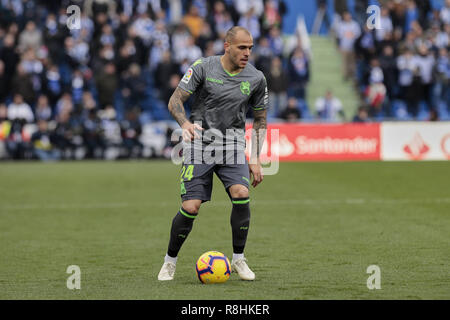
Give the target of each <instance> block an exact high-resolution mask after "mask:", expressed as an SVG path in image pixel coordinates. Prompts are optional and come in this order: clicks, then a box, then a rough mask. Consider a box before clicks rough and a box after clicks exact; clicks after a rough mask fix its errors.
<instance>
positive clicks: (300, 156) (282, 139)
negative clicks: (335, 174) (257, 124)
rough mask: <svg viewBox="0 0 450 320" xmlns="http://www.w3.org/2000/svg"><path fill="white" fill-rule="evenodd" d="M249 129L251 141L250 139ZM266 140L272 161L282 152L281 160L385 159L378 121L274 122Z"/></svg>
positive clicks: (269, 127) (269, 128)
mask: <svg viewBox="0 0 450 320" xmlns="http://www.w3.org/2000/svg"><path fill="white" fill-rule="evenodd" d="M249 128H251V126H250V125H248V126H247V127H246V129H247V130H248V129H249ZM273 129H278V139H272V130H273ZM248 132H249V131H248ZM248 132H247V134H246V138H247V143H248V142H249V140H250V134H248ZM274 136H276V134H275V135H274ZM266 143H267V146H268V148H267V149H268V150H270V151H269V152H268V153H267V154H268V155H269V156H270V155H271V159H272V160H274V158H276V156H277V154H278V158H279V161H354V160H358V161H360V160H380V158H381V157H380V154H381V151H380V150H381V148H380V125H379V124H378V123H370V124H356V123H355V124H353V123H349V124H288V123H286V124H284V123H273V124H269V126H268V133H267V138H266ZM267 149H266V148H265V151H266V152H267ZM271 152H273V153H271ZM264 154H265V152H263V157H262V158H264ZM267 154H266V155H267Z"/></svg>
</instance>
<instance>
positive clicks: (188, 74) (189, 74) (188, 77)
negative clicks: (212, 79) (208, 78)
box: [181, 68, 193, 83]
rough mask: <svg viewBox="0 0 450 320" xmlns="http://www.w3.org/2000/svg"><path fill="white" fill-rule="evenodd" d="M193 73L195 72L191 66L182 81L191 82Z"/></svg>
mask: <svg viewBox="0 0 450 320" xmlns="http://www.w3.org/2000/svg"><path fill="white" fill-rule="evenodd" d="M192 73H193V70H192V68H189V69H188V71H186V73H185V74H184V77H183V79H181V82H184V83H189V80H191V77H192Z"/></svg>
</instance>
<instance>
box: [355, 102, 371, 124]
mask: <svg viewBox="0 0 450 320" xmlns="http://www.w3.org/2000/svg"><path fill="white" fill-rule="evenodd" d="M368 121H369V114H368V112H367V108H366V107H364V106H360V107H359V108H358V113H357V114H356V115H355V116H354V117H353V122H356V123H362V122H368Z"/></svg>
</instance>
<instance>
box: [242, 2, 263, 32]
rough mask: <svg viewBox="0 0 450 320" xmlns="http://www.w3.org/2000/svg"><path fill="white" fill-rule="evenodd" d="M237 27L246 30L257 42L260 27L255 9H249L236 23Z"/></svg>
mask: <svg viewBox="0 0 450 320" xmlns="http://www.w3.org/2000/svg"><path fill="white" fill-rule="evenodd" d="M237 24H238V26H241V27H244V28H246V29H247V30H248V31H250V33H251V34H252V36H253V39H254V40H258V38H259V37H260V36H261V31H260V30H261V26H260V24H259V20H258V15H257V14H256V13H255V9H254V8H253V7H252V8H250V9H249V10H248V11H247V12H246V13H245V14H244V15H242V16H241V18H240V19H239V21H238V23H237Z"/></svg>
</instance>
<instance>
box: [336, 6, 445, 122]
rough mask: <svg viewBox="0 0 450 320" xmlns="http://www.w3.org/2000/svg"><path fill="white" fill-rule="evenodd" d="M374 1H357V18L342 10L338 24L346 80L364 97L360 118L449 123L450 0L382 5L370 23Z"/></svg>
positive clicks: (337, 30)
mask: <svg viewBox="0 0 450 320" xmlns="http://www.w3.org/2000/svg"><path fill="white" fill-rule="evenodd" d="M372 2H373V1H367V0H366V1H364V0H361V1H357V2H356V5H355V8H354V12H353V16H352V15H351V14H350V12H348V11H347V8H345V7H343V8H342V12H340V15H339V16H338V19H336V21H335V23H334V32H335V34H336V38H337V40H338V44H339V49H340V51H341V52H342V56H343V66H344V71H343V76H344V79H345V80H354V81H355V84H356V87H357V90H358V91H359V92H360V95H361V99H362V106H361V108H360V109H359V110H358V115H360V114H364V113H367V114H368V115H369V118H372V119H405V120H413V119H417V120H438V119H439V118H440V119H449V118H450V117H449V115H450V61H449V50H450V0H395V1H394V0H384V1H378V3H379V4H380V5H381V10H380V12H379V13H380V19H379V20H376V19H368V15H367V13H366V10H367V8H368V6H369V4H370V3H372ZM377 23H379V25H378V26H377V25H376V24H377ZM373 27H375V28H373ZM361 109H366V110H361ZM365 118H366V119H367V117H365ZM355 119H358V120H360V117H359V116H357V117H356V118H355Z"/></svg>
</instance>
